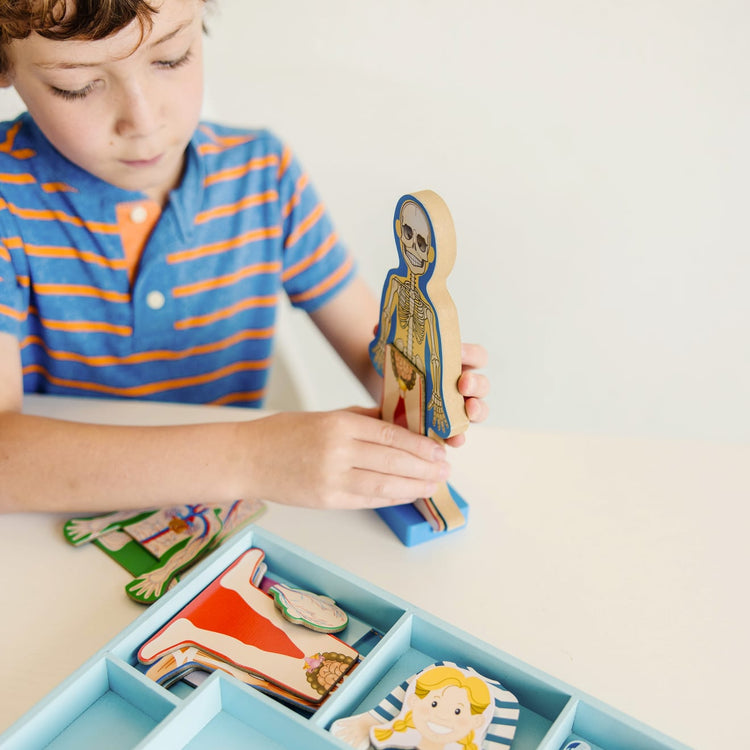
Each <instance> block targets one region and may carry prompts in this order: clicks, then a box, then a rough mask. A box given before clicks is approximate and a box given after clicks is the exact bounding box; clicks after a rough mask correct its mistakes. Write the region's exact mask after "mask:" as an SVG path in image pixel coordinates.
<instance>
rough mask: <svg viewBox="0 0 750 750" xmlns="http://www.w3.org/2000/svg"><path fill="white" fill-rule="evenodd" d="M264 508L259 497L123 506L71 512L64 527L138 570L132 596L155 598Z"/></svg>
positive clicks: (70, 536)
mask: <svg viewBox="0 0 750 750" xmlns="http://www.w3.org/2000/svg"><path fill="white" fill-rule="evenodd" d="M264 510H265V504H264V503H262V502H261V501H257V500H252V501H247V500H236V501H234V502H231V503H218V504H216V505H212V506H207V505H178V506H174V507H171V508H160V509H156V508H150V509H146V510H142V511H123V512H116V513H107V514H104V515H101V516H93V517H87V518H72V519H70V520H69V521H67V522H66V524H65V526H64V529H63V533H64V535H65V538H66V539H67V540H68V541H69V542H70V543H71V544H74V545H76V546H79V545H81V544H84V543H86V542H93V543H94V544H95V545H96V546H97V547H99V548H100V549H101V550H103V551H104V552H105V553H106V554H107V555H109V557H111V558H112V559H113V560H115V561H116V562H117V563H119V564H120V565H122V567H124V568H125V569H126V570H127V571H129V572H130V573H131V574H132V575H133V576H134V580H133V581H131V582H130V583H129V584H127V586H126V587H125V591H126V593H127V594H128V596H130V597H131V599H135V600H136V601H138V602H141V603H142V604H151V603H153V602H155V601H156V600H157V599H159V598H160V597H161V596H162V595H163V594H165V593H166V592H167V591H168V590H169V589H170V588H171V587H172V586H173V585H174V584H175V583H177V581H178V580H179V574H180V573H181V572H182V571H184V570H185V569H186V568H188V567H190V566H192V565H193V564H195V563H196V562H197V561H198V560H199V559H200V558H201V557H202V556H203V555H205V554H207V553H208V552H210V551H211V550H213V549H214V548H216V547H217V546H218V545H219V544H221V543H222V542H223V541H224V540H225V539H227V538H228V537H229V536H231V535H232V534H234V533H236V532H237V531H239V529H241V528H242V527H243V526H245V525H246V524H248V523H250V522H251V521H252V520H254V519H256V518H258V517H259V516H260V515H262V513H263V511H264Z"/></svg>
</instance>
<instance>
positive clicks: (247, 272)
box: [172, 261, 281, 297]
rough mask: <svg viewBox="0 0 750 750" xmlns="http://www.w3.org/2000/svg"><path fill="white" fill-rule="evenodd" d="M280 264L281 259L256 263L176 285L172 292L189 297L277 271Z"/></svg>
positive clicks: (175, 294) (177, 295)
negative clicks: (249, 277) (192, 282)
mask: <svg viewBox="0 0 750 750" xmlns="http://www.w3.org/2000/svg"><path fill="white" fill-rule="evenodd" d="M280 266H281V263H280V262H279V261H275V262H273V263H256V264H255V265H252V266H247V267H246V268H243V269H241V270H239V271H236V272H235V273H230V274H226V275H225V276H217V277H216V278H215V279H208V280H206V281H197V282H196V283H195V284H185V285H184V286H178V287H175V289H174V290H173V291H172V293H173V294H174V296H175V297H187V296H188V295H191V294H198V293H199V292H207V291H210V290H212V289H220V288H221V287H225V286H231V285H232V284H235V283H236V282H238V281H241V280H242V279H244V278H247V277H248V276H255V275H256V274H261V273H277V272H278V270H279V267H280Z"/></svg>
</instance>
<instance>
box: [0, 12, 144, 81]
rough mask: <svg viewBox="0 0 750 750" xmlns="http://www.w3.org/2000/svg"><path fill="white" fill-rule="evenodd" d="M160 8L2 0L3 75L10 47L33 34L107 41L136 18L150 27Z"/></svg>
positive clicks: (0, 57) (0, 72) (0, 49)
mask: <svg viewBox="0 0 750 750" xmlns="http://www.w3.org/2000/svg"><path fill="white" fill-rule="evenodd" d="M157 11H158V8H155V7H154V6H152V5H151V4H150V3H149V2H147V0H0V75H3V74H5V73H7V72H8V67H9V61H8V56H7V46H8V44H9V43H10V42H11V41H13V40H14V39H25V38H26V37H27V36H29V34H31V33H32V32H34V33H37V34H40V35H41V36H44V37H47V38H48V39H57V40H64V39H90V40H94V39H104V38H105V37H107V36H109V35H110V34H114V33H115V32H117V31H119V30H120V29H123V28H125V27H126V26H127V25H128V24H129V23H131V22H132V21H133V20H135V19H137V21H138V23H140V25H141V32H142V33H146V32H147V31H149V30H150V28H151V23H152V16H153V14H154V13H156V12H157Z"/></svg>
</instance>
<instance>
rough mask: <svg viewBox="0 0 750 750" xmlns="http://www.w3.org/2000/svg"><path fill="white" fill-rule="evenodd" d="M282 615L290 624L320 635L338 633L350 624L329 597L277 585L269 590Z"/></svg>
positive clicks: (346, 616) (347, 618) (281, 584)
mask: <svg viewBox="0 0 750 750" xmlns="http://www.w3.org/2000/svg"><path fill="white" fill-rule="evenodd" d="M268 593H269V594H271V596H273V599H274V603H275V604H276V606H277V607H278V608H279V610H280V611H281V614H282V615H283V616H284V617H285V618H286V619H287V620H289V622H293V623H296V624H297V625H302V626H304V627H306V628H310V630H317V631H318V632H320V633H338V632H340V631H342V630H343V629H344V628H345V627H346V626H347V625H348V623H349V616H348V615H347V614H346V612H344V611H343V610H342V609H341V608H340V607H337V606H336V602H334V601H333V599H331V598H329V597H327V596H321V595H320V594H314V593H312V592H311V591H305V590H303V589H296V588H292V587H291V586H285V585H284V584H283V583H275V584H274V585H273V586H271V587H270V588H269V589H268Z"/></svg>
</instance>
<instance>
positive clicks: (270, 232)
mask: <svg viewBox="0 0 750 750" xmlns="http://www.w3.org/2000/svg"><path fill="white" fill-rule="evenodd" d="M280 236H281V227H263V228H261V229H253V230H252V231H250V232H245V233H244V234H241V235H239V237H233V238H232V239H231V240H225V241H223V242H214V243H212V244H210V245H202V246H201V247H195V248H193V249H192V250H181V251H180V252H177V253H170V254H169V255H167V263H183V262H184V261H186V260H198V259H199V258H204V257H206V256H207V255H216V254H217V253H222V252H224V251H225V250H232V249H234V248H236V247H241V246H242V245H245V244H247V243H249V242H257V241H258V240H265V239H268V238H269V237H280Z"/></svg>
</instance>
